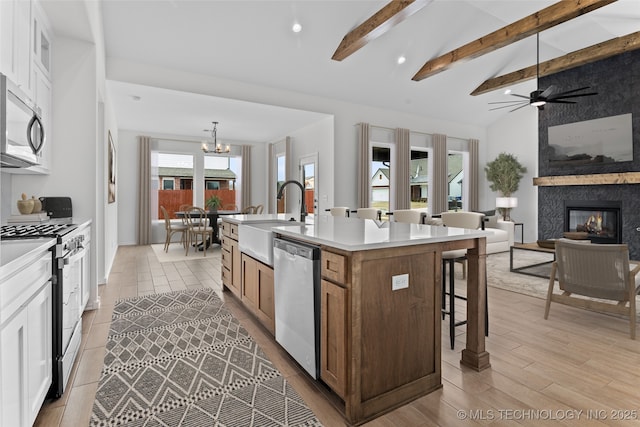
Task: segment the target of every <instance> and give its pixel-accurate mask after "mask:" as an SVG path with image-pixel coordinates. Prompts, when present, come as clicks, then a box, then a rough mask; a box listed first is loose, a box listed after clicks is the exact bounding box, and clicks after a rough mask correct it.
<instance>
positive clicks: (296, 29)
mask: <svg viewBox="0 0 640 427" xmlns="http://www.w3.org/2000/svg"><path fill="white" fill-rule="evenodd" d="M291 31H293V32H294V33H299V32H300V31H302V25H300V24H298V23H297V22H296V23H295V24H293V27H291Z"/></svg>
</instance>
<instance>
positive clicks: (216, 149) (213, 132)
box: [202, 122, 231, 154]
mask: <svg viewBox="0 0 640 427" xmlns="http://www.w3.org/2000/svg"><path fill="white" fill-rule="evenodd" d="M211 123H212V124H213V129H211V130H209V129H205V130H204V131H205V132H211V138H212V139H213V149H211V150H209V144H207V143H206V142H203V143H202V151H204V152H205V153H215V154H222V153H229V152H230V151H231V147H230V146H229V145H227V146H226V147H225V148H222V144H218V137H217V132H218V122H211Z"/></svg>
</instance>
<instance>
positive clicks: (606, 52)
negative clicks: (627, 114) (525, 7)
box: [471, 31, 640, 96]
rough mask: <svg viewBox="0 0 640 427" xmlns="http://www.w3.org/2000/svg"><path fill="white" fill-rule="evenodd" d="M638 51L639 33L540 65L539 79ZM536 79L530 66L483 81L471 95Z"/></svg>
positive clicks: (639, 45)
mask: <svg viewBox="0 0 640 427" xmlns="http://www.w3.org/2000/svg"><path fill="white" fill-rule="evenodd" d="M636 49H640V31H638V32H635V33H632V34H628V35H626V36H622V37H616V38H615V39H611V40H607V41H605V42H602V43H598V44H594V45H593V46H589V47H585V48H584V49H580V50H577V51H575V52H571V53H568V54H566V55H564V56H561V57H558V58H555V59H550V60H549V61H545V62H541V63H540V77H543V76H548V75H550V74H554V73H559V72H560V71H564V70H568V69H570V68H574V67H579V66H581V65H585V64H588V63H590V62H595V61H599V60H601V59H605V58H609V57H611V56H614V55H618V54H621V53H625V52H630V51H632V50H636ZM534 78H536V66H535V65H532V66H530V67H527V68H523V69H521V70H518V71H514V72H512V73H508V74H504V75H502V76H498V77H493V78H491V79H488V80H485V81H484V82H483V83H482V84H481V85H480V86H478V87H477V88H476V89H475V90H474V91H473V92H471V95H473V96H476V95H482V94H484V93H487V92H491V91H494V90H497V89H502V88H504V87H507V86H510V85H513V84H515V83H520V82H523V81H526V80H530V79H534Z"/></svg>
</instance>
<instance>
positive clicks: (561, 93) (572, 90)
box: [556, 86, 591, 96]
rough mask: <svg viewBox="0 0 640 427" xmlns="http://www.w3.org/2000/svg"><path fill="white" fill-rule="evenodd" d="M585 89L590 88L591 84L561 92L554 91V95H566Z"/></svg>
mask: <svg viewBox="0 0 640 427" xmlns="http://www.w3.org/2000/svg"><path fill="white" fill-rule="evenodd" d="M585 89H591V86H585V87H581V88H578V89H570V90H565V91H563V92H558V93H556V95H557V96H561V95H566V94H568V93H575V92H580V91H581V90H585Z"/></svg>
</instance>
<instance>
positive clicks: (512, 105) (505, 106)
mask: <svg viewBox="0 0 640 427" xmlns="http://www.w3.org/2000/svg"><path fill="white" fill-rule="evenodd" d="M516 105H518V104H511V105H502V106H500V107H495V108H490V109H489V111H493V110H500V109H502V108H512V107H515V106H516ZM527 105H529V103H528V102H524V103H522V105H521V106H520V107H518V108H521V107H524V106H527ZM518 108H516V110H517V109H518ZM511 111H515V110H511Z"/></svg>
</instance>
